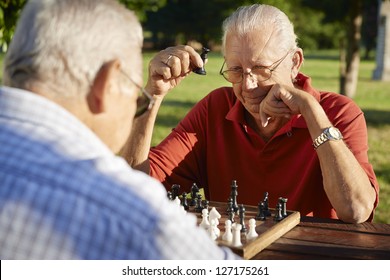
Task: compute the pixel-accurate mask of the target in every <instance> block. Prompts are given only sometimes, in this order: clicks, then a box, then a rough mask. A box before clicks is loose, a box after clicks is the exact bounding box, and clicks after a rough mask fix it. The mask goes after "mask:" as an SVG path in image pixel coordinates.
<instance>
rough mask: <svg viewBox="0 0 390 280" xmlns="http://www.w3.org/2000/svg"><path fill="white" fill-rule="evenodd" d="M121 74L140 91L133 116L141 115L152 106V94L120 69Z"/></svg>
mask: <svg viewBox="0 0 390 280" xmlns="http://www.w3.org/2000/svg"><path fill="white" fill-rule="evenodd" d="M121 72H122V74H123V75H124V76H125V77H126V78H127V79H128V80H130V81H131V82H132V83H133V84H134V85H135V86H136V87H137V88H138V90H139V91H140V94H139V96H138V98H137V109H136V111H135V114H134V118H138V117H139V116H141V115H143V114H144V113H145V112H146V111H148V110H150V109H151V108H152V107H153V104H154V99H153V97H152V95H151V94H150V93H149V92H147V91H146V90H145V89H144V88H143V87H141V86H140V85H139V84H137V83H136V82H135V81H134V80H133V79H132V78H131V77H130V76H129V75H127V74H126V73H125V72H124V71H123V70H121Z"/></svg>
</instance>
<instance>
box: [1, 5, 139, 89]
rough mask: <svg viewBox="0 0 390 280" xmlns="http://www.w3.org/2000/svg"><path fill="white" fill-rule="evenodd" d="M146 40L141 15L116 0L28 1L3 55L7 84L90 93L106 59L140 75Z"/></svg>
mask: <svg viewBox="0 0 390 280" xmlns="http://www.w3.org/2000/svg"><path fill="white" fill-rule="evenodd" d="M142 41H143V36H142V28H141V25H140V23H139V21H138V19H137V17H136V16H135V15H134V13H133V12H131V11H129V10H127V9H126V8H125V7H123V6H122V5H120V4H119V3H118V2H117V1H114V0H29V1H28V2H27V4H26V6H25V8H24V10H23V12H22V15H21V18H20V20H19V22H18V25H17V28H16V31H15V34H14V37H13V40H12V43H11V44H10V47H9V50H8V52H7V54H6V57H5V60H4V76H3V80H4V85H7V86H12V87H18V88H24V89H29V88H31V87H34V86H35V85H37V86H38V87H44V88H45V89H46V90H47V91H48V93H49V94H53V95H59V94H61V95H63V96H76V95H78V94H79V95H86V94H87V93H88V92H89V89H90V85H91V84H92V82H93V80H94V78H95V76H96V74H97V73H98V71H99V70H100V68H101V66H102V65H103V64H104V63H106V62H108V61H111V60H114V59H119V60H120V63H121V66H123V67H124V68H125V67H126V65H127V69H128V70H129V69H130V67H131V68H132V69H138V70H139V72H138V73H134V75H139V76H140V75H142V57H141V52H142ZM130 64H131V65H130ZM133 72H134V70H133ZM128 73H129V71H128Z"/></svg>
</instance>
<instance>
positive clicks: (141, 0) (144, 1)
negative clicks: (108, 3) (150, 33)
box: [119, 0, 167, 21]
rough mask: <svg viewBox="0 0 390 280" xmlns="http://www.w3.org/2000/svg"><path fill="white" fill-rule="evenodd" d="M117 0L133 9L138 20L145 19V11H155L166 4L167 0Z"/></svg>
mask: <svg viewBox="0 0 390 280" xmlns="http://www.w3.org/2000/svg"><path fill="white" fill-rule="evenodd" d="M119 2H121V3H122V4H124V5H125V6H126V7H127V8H129V9H130V10H133V11H135V13H136V14H137V16H138V18H139V19H140V21H145V20H146V11H157V10H158V9H160V8H161V7H164V6H165V5H166V2H167V0H119Z"/></svg>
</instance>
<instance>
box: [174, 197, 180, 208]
mask: <svg viewBox="0 0 390 280" xmlns="http://www.w3.org/2000/svg"><path fill="white" fill-rule="evenodd" d="M174 201H175V203H176V204H177V205H179V206H180V205H181V202H180V198H179V197H178V196H176V197H175V199H174Z"/></svg>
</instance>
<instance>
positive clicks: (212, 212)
mask: <svg viewBox="0 0 390 280" xmlns="http://www.w3.org/2000/svg"><path fill="white" fill-rule="evenodd" d="M219 219H221V214H219V212H218V211H217V209H216V208H215V207H213V208H211V210H210V213H209V220H210V224H211V221H214V222H215V226H216V229H215V232H216V234H217V236H219V235H220V230H219V228H218V225H219Z"/></svg>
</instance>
